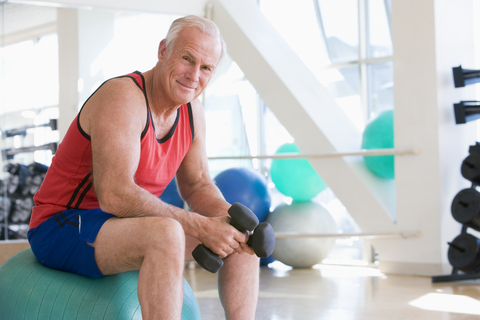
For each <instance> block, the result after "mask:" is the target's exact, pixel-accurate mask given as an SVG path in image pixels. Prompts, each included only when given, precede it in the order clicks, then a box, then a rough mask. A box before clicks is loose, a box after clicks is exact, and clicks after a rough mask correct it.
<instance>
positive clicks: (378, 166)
mask: <svg viewBox="0 0 480 320" xmlns="http://www.w3.org/2000/svg"><path fill="white" fill-rule="evenodd" d="M393 147H394V138H393V110H387V111H384V112H382V113H381V114H380V115H379V116H378V117H376V118H375V119H374V120H372V121H371V122H370V123H369V124H368V125H367V126H366V127H365V131H363V139H362V149H389V148H393ZM364 160H365V164H366V166H367V168H368V169H369V170H370V171H371V172H373V173H374V174H376V175H377V176H379V177H381V178H384V179H394V178H395V159H394V156H365V157H364Z"/></svg>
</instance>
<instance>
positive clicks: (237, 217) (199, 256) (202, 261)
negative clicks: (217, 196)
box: [192, 202, 258, 273]
mask: <svg viewBox="0 0 480 320" xmlns="http://www.w3.org/2000/svg"><path fill="white" fill-rule="evenodd" d="M228 213H229V214H230V217H231V220H230V224H231V225H232V226H233V227H235V228H236V229H237V230H238V231H240V232H244V231H245V230H248V231H252V230H253V229H254V228H255V227H256V226H257V225H258V218H257V216H256V215H255V214H254V213H253V212H252V211H251V210H250V209H248V208H247V207H246V206H244V205H242V204H241V203H238V202H235V203H234V204H233V205H232V206H231V207H230V208H229V209H228ZM192 256H193V258H194V259H195V261H197V263H198V264H199V265H200V266H201V267H202V268H204V269H205V270H207V271H210V272H212V273H216V272H217V271H218V270H220V268H221V267H222V266H223V261H222V259H220V257H219V256H218V255H217V254H215V253H214V252H213V251H212V250H210V249H209V248H207V247H206V246H204V245H203V244H199V245H198V246H197V247H196V248H195V249H194V250H193V252H192Z"/></svg>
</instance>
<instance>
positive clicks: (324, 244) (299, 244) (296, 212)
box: [267, 201, 337, 268]
mask: <svg viewBox="0 0 480 320" xmlns="http://www.w3.org/2000/svg"><path fill="white" fill-rule="evenodd" d="M267 222H269V223H270V224H271V225H272V227H273V229H274V230H275V232H277V233H294V234H321V233H325V234H333V233H337V226H336V223H335V220H334V219H333V217H332V216H331V214H330V212H328V210H327V209H325V207H323V206H322V205H320V204H318V203H316V202H313V201H303V202H295V201H294V202H292V204H291V205H287V204H282V205H279V206H278V207H277V208H275V210H273V212H271V213H270V214H269V215H268V218H267ZM334 244H335V239H334V238H314V237H308V238H291V239H288V238H285V239H284V238H277V239H276V244H275V249H274V250H273V253H272V256H273V258H275V259H276V260H278V261H280V262H282V263H284V264H286V265H289V266H291V267H293V268H310V267H312V266H313V265H315V264H317V263H320V262H321V261H322V260H323V259H325V258H326V256H327V255H328V254H329V253H330V251H331V249H332V248H333V246H334Z"/></svg>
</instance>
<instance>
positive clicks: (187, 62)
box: [159, 28, 221, 105]
mask: <svg viewBox="0 0 480 320" xmlns="http://www.w3.org/2000/svg"><path fill="white" fill-rule="evenodd" d="M220 53H221V45H220V41H219V40H218V39H217V38H214V37H211V36H209V35H207V34H204V33H202V32H201V31H199V30H197V29H196V28H190V29H184V30H182V31H181V32H180V33H179V35H178V37H177V40H176V42H175V45H174V48H173V51H172V52H171V53H170V54H168V53H167V51H166V49H164V50H162V46H160V50H159V61H160V62H161V63H162V67H161V70H162V76H161V77H162V79H163V80H162V82H163V83H164V85H165V90H166V92H165V93H166V94H167V97H168V98H169V99H170V100H171V101H172V102H173V103H174V104H175V105H180V104H185V103H187V102H190V101H193V100H195V99H196V98H197V97H198V96H199V95H200V94H201V93H202V91H203V90H204V89H205V87H206V86H207V84H208V82H209V81H210V79H211V78H212V76H213V73H214V70H215V67H216V66H217V63H218V60H219V58H220Z"/></svg>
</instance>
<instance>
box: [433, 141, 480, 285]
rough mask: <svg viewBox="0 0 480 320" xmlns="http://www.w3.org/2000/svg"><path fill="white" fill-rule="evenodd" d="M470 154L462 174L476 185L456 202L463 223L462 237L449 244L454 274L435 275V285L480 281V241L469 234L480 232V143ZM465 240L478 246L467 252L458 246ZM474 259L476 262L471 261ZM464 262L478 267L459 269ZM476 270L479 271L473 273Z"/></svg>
mask: <svg viewBox="0 0 480 320" xmlns="http://www.w3.org/2000/svg"><path fill="white" fill-rule="evenodd" d="M469 153H470V155H469V156H468V157H467V158H465V160H464V161H463V163H462V168H461V172H462V176H463V177H464V178H466V179H467V180H469V181H471V182H472V186H471V187H470V188H469V189H463V190H461V191H460V192H459V193H458V194H457V195H456V196H455V198H454V199H453V201H452V215H453V217H454V218H455V220H456V221H457V222H459V223H462V229H461V233H460V235H459V236H457V237H456V238H455V239H454V240H453V241H452V242H449V243H448V245H449V246H450V248H449V249H448V258H449V261H450V263H451V264H452V266H453V269H452V273H451V274H450V275H440V276H433V277H432V282H433V283H436V282H452V281H461V280H475V279H480V268H478V266H479V265H480V246H479V244H480V240H479V239H477V238H475V237H474V236H473V235H471V234H469V233H468V232H467V231H468V228H472V229H474V230H477V231H480V193H479V192H478V191H477V190H476V188H477V187H478V186H480V185H479V184H478V183H479V179H480V161H479V160H480V144H479V143H478V142H477V144H476V145H473V146H470V149H469ZM471 195H473V197H471ZM465 237H467V238H469V240H472V241H473V240H476V241H474V242H475V243H474V246H469V247H468V252H466V251H467V249H466V248H465V246H464V245H461V246H458V245H457V244H456V242H457V243H458V241H462V240H458V239H462V238H463V239H464V238H465ZM468 255H470V256H468ZM467 256H468V257H467ZM472 257H474V259H471V258H472ZM465 258H469V259H465ZM462 259H463V260H472V263H471V264H473V265H474V268H473V269H472V267H470V265H471V264H470V265H469V266H466V267H465V270H461V269H460V268H457V267H455V266H454V264H457V263H459V261H460V264H461V263H462V262H464V261H461V260H462ZM452 260H453V262H452ZM469 268H470V270H469ZM462 269H463V268H462ZM472 270H474V271H476V272H471V271H472Z"/></svg>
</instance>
